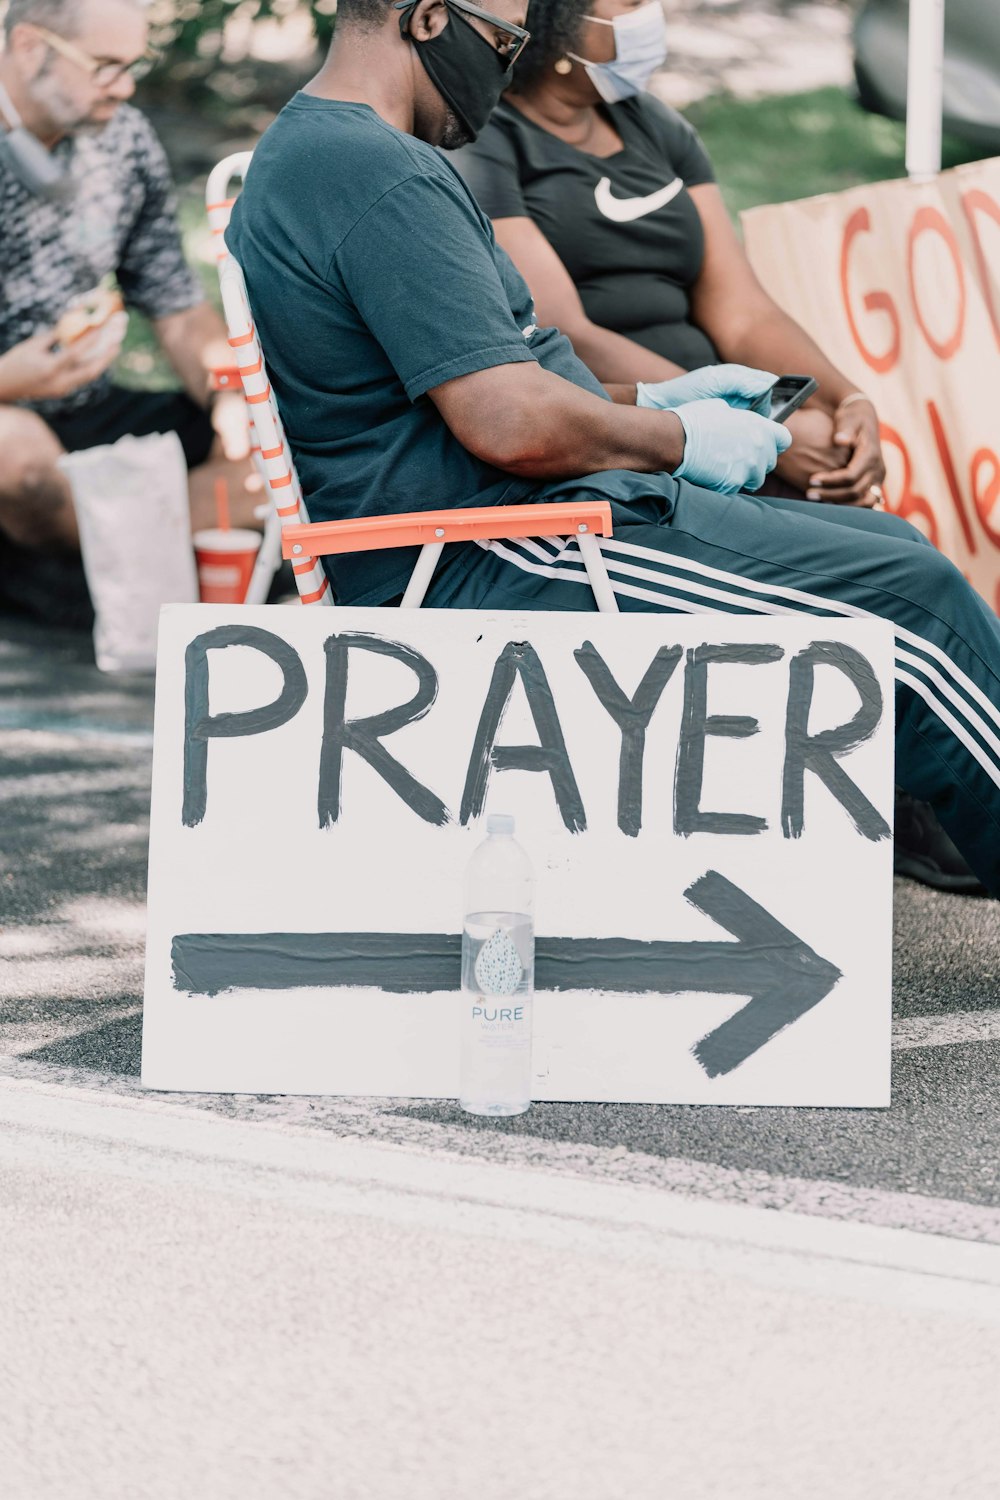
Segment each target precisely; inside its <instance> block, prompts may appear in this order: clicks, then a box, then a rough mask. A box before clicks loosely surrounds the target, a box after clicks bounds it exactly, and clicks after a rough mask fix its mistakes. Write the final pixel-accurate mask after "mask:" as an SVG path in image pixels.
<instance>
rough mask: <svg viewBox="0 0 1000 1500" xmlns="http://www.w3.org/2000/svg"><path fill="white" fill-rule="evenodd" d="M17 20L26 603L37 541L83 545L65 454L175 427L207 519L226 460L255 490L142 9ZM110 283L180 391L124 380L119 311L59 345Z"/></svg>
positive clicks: (7, 100)
mask: <svg viewBox="0 0 1000 1500" xmlns="http://www.w3.org/2000/svg"><path fill="white" fill-rule="evenodd" d="M5 30H6V50H5V51H4V52H3V53H2V54H0V226H2V228H0V446H2V451H3V453H4V462H3V465H2V466H0V597H3V596H6V597H7V598H8V601H9V600H10V599H11V597H12V596H13V598H14V600H15V601H16V600H17V598H18V586H19V581H20V579H21V578H22V576H23V575H24V574H25V573H26V572H30V571H31V569H32V567H33V566H34V565H35V561H36V559H35V558H33V557H32V556H31V554H32V552H36V553H41V554H43V555H44V554H46V553H50V552H53V551H58V550H63V551H65V550H67V549H68V550H69V551H71V552H72V551H75V550H76V548H77V546H78V535H77V527H76V516H75V512H74V509H73V503H72V498H71V495H70V491H69V486H68V484H67V482H66V479H65V478H64V476H63V475H62V473H61V472H60V471H59V470H58V469H57V468H56V463H57V460H58V459H59V458H60V456H61V455H62V453H63V452H64V451H66V450H74V449H80V448H88V447H93V446H96V445H97V444H100V443H106V442H114V441H116V440H117V439H118V438H119V437H123V436H125V435H126V434H127V433H132V434H135V435H137V436H143V435H145V434H147V433H152V432H166V431H174V432H176V433H177V434H178V437H179V438H180V440H181V443H182V445H183V447H184V450H185V456H186V458H187V461H188V465H189V468H192V469H194V470H195V471H196V472H195V474H194V475H193V476H192V485H191V488H192V497H193V501H194V503H195V507H196V514H197V513H198V511H199V510H200V508H201V506H202V505H204V504H205V502H209V501H210V492H211V484H212V479H213V477H214V472H215V470H216V469H217V467H218V465H219V463H224V462H225V459H226V458H229V459H234V460H235V459H239V460H241V461H242V463H241V467H240V468H239V469H236V468H235V467H234V468H233V469H232V471H231V475H230V477H231V478H232V480H233V486H232V487H233V488H234V489H235V490H236V491H237V492H238V493H241V492H242V481H243V479H244V478H245V474H246V462H245V461H246V449H247V439H246V419H245V415H244V413H243V406H242V399H241V398H240V397H238V396H236V395H235V394H229V393H227V394H226V395H225V396H223V397H222V398H215V397H213V395H212V393H211V392H210V390H209V371H210V369H211V368H212V366H213V365H219V366H221V365H228V364H229V363H230V359H229V354H228V347H227V344H226V334H225V327H224V325H223V322H222V320H221V318H220V317H219V315H218V314H217V313H216V312H215V310H214V309H213V308H212V307H211V306H210V305H209V304H208V303H207V302H206V301H205V298H204V294H203V292H202V289H201V286H200V284H199V281H198V278H197V277H196V276H195V274H194V273H193V271H192V270H191V268H190V267H189V266H188V265H187V263H186V262H185V259H184V255H183V251H182V248H181V242H180V233H179V230H178V225H177V219H176V209H175V204H174V198H173V190H172V185H171V181H170V172H169V168H168V166H167V162H166V157H165V155H164V152H163V148H162V146H161V145H160V143H159V141H158V139H157V137H156V134H155V132H154V131H153V129H152V127H151V126H150V125H149V123H148V121H147V120H146V119H145V118H144V117H143V116H142V115H141V114H140V113H139V112H138V110H136V109H134V108H132V107H131V106H130V105H129V104H128V103H127V102H126V101H127V100H128V99H129V98H130V97H131V95H132V93H133V92H134V89H135V82H134V77H135V74H136V73H137V72H140V71H141V70H142V69H143V67H144V66H145V65H147V62H148V58H147V42H148V28H147V23H146V18H145V13H144V9H143V7H142V5H141V4H140V3H138V0H9V4H8V8H7V14H6V18H5ZM109 280H114V281H116V282H117V284H118V287H119V289H120V291H121V294H122V296H123V298H124V301H125V305H126V307H127V308H132V309H135V310H136V311H139V312H141V313H143V314H144V315H145V316H146V317H147V318H149V319H150V321H151V323H152V326H153V330H154V332H155V334H156V337H157V339H158V341H159V343H160V346H161V347H162V349H163V351H164V353H165V354H166V356H167V359H168V360H169V361H170V364H171V365H172V366H173V368H174V370H175V371H176V373H177V375H178V377H179V379H180V382H181V384H182V386H183V388H184V389H183V392H177V391H174V392H152V391H136V390H127V389H125V388H124V387H121V386H117V385H115V384H114V383H113V381H112V379H111V377H110V375H109V373H108V372H109V368H110V366H111V364H112V363H113V361H114V359H115V356H116V355H117V353H118V350H119V348H120V345H121V339H122V335H123V333H124V323H125V320H124V318H122V317H121V316H120V315H118V316H117V317H114V318H112V319H111V320H110V321H109V322H108V323H107V324H106V325H105V326H104V327H103V328H101V329H99V330H95V331H92V332H90V333H86V334H84V335H83V336H82V337H80V338H78V339H75V340H74V341H73V342H72V343H69V344H66V345H65V346H63V345H61V344H59V343H58V342H56V340H55V336H54V332H53V330H54V328H55V325H56V323H57V322H58V320H59V319H60V317H61V316H62V314H63V313H65V312H66V310H67V309H68V308H70V307H72V306H73V305H74V304H75V303H78V302H79V301H80V300H81V299H82V298H83V297H84V296H85V294H86V293H88V292H90V291H92V290H93V289H94V288H95V287H97V286H99V285H101V284H102V283H104V284H106V283H107V282H108V281H109ZM209 459H211V460H212V463H211V464H206V461H207V460H209ZM202 497H203V498H202ZM241 503H242V494H241ZM251 503H252V502H250V500H249V497H247V507H249V505H250V504H251ZM241 519H242V516H241ZM8 585H10V586H8ZM22 602H23V601H22Z"/></svg>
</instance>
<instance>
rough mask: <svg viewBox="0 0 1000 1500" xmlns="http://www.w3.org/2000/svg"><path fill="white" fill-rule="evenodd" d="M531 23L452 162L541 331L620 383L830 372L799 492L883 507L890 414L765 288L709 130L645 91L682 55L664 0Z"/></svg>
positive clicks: (800, 435)
mask: <svg viewBox="0 0 1000 1500" xmlns="http://www.w3.org/2000/svg"><path fill="white" fill-rule="evenodd" d="M530 24H531V42H530V44H529V45H528V47H527V48H526V49H525V51H524V53H523V55H522V57H521V59H520V60H519V62H518V64H517V68H516V72H515V84H514V88H513V89H512V90H511V92H510V93H508V94H507V95H506V97H505V99H504V100H503V101H502V102H501V104H500V106H499V107H498V108H497V109H496V111H495V112H494V114H493V116H492V118H491V120H490V122H489V124H488V125H487V126H486V128H485V129H484V130H483V132H482V133H481V135H480V136H479V138H478V140H477V141H476V142H475V143H474V144H472V145H470V146H466V147H465V148H464V149H463V150H461V151H459V152H455V153H453V154H452V160H454V161H455V164H456V165H457V166H458V168H459V170H460V171H461V172H462V173H463V175H464V176H465V178H466V180H467V181H468V183H469V185H470V187H471V188H472V191H473V192H474V194H475V196H476V198H477V200H478V201H479V204H480V206H481V207H482V209H483V210H484V212H485V213H487V214H488V215H489V216H490V218H491V219H492V220H493V222H494V226H495V230H496V236H497V239H498V241H499V242H500V244H501V245H502V246H503V248H504V249H505V250H506V251H507V253H508V254H509V255H510V256H511V259H512V260H513V261H514V262H515V264H516V265H517V267H518V269H519V270H520V271H521V274H522V275H523V276H524V278H525V280H526V281H527V282H528V285H529V286H530V288H531V290H532V292H533V294H534V297H535V306H536V310H537V314H538V321H539V322H540V323H541V324H544V325H548V324H554V325H556V326H557V327H558V328H560V329H561V330H562V332H563V333H565V334H567V335H568V336H569V338H570V339H571V340H572V342H573V345H574V348H575V349H576V352H577V353H578V354H579V355H580V357H581V358H582V359H583V360H584V361H585V363H586V364H588V365H589V366H590V368H591V369H592V370H593V371H594V373H595V375H597V377H598V379H600V380H602V381H604V382H605V383H613V382H615V383H630V382H632V381H636V380H641V381H649V382H655V381H658V380H664V379H666V378H668V377H669V376H671V375H676V374H677V373H678V372H679V370H690V369H695V368H697V367H699V366H701V365H706V364H716V363H719V362H720V361H727V362H732V363H735V364H745V365H754V366H756V367H758V368H761V369H766V370H774V371H775V372H776V373H779V374H780V373H795V374H810V375H814V376H815V377H816V379H817V380H818V381H819V391H818V393H817V395H816V396H815V397H814V398H813V401H812V402H811V403H810V404H809V405H807V406H806V407H805V408H803V409H802V410H801V411H799V412H797V413H795V414H794V415H793V416H792V417H791V418H790V419H789V423H788V425H789V428H790V430H791V431H792V433H793V436H794V443H793V445H792V447H791V448H790V449H789V450H788V452H787V453H786V454H784V455H783V457H782V458H781V459H779V461H778V467H777V474H778V476H779V477H780V480H781V481H783V484H784V487H785V488H784V493H789V494H794V493H796V492H797V493H798V494H799V495H802V494H805V495H806V497H807V498H808V499H810V500H826V501H833V502H839V503H842V504H854V505H872V504H876V503H879V502H880V501H881V490H880V489H879V485H880V484H881V482H882V479H883V478H884V475H885V467H884V465H883V462H882V455H881V451H880V447H879V436H878V419H877V416H876V413H875V409H874V407H873V406H872V404H871V402H870V401H868V400H867V398H865V397H864V396H862V395H861V393H859V392H858V391H857V389H856V388H855V387H854V386H853V385H852V383H851V382H850V381H849V380H848V379H847V378H846V377H845V376H844V375H842V374H841V373H840V371H839V370H837V369H835V368H834V366H833V365H832V364H831V363H830V361H829V360H828V359H826V358H825V356H824V355H823V353H822V351H821V350H820V349H819V348H818V347H817V346H816V344H815V343H814V342H813V341H812V339H811V338H810V337H809V336H808V334H806V333H805V332H804V330H803V329H802V328H800V327H799V325H798V324H797V323H796V322H795V321H794V320H793V319H792V318H790V317H789V316H788V315H787V313H784V312H783V311H782V310H781V308H780V307H778V306H777V304H776V303H775V302H773V301H772V299H771V298H770V297H769V296H768V295H767V293H766V292H765V291H764V289H763V287H762V286H761V285H760V283H759V282H758V280H757V278H756V276H755V275H754V273H753V271H752V270H751V267H750V263H749V261H748V260H747V258H746V255H745V254H744V252H743V248H742V246H741V245H740V243H739V240H738V239H737V237H736V234H735V232H734V230H733V227H732V224H731V223H730V220H729V216H728V214H727V212H726V209H725V207H724V205H723V202H722V197H721V194H720V193H719V189H718V188H717V187H716V185H715V181H714V177H713V173H712V166H711V163H710V161H709V159H708V156H707V155H706V153H705V149H704V147H703V146H702V144H701V142H700V140H699V139H698V136H697V135H696V133H695V131H694V130H693V129H692V127H691V126H690V125H688V123H687V122H686V121H685V120H684V119H683V118H682V117H681V116H680V115H679V114H677V113H676V111H674V110H672V109H668V108H667V107H666V106H665V105H663V104H661V103H660V102H659V101H658V100H657V99H654V98H653V97H652V96H651V95H650V94H647V93H645V92H644V89H645V84H646V83H647V82H648V80H649V78H650V77H651V76H652V74H653V72H655V70H656V69H657V67H659V66H660V65H661V64H662V62H663V60H664V57H665V55H666V45H665V35H666V32H665V23H664V20H663V11H662V8H661V6H660V4H659V0H651V3H650V0H645V3H644V0H532V3H531V23H530Z"/></svg>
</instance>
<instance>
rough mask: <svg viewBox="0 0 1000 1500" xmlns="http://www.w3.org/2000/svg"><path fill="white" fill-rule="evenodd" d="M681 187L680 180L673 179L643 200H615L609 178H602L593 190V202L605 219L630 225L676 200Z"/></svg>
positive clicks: (677, 178)
mask: <svg viewBox="0 0 1000 1500" xmlns="http://www.w3.org/2000/svg"><path fill="white" fill-rule="evenodd" d="M683 186H684V184H683V182H682V181H681V179H680V178H679V177H675V178H674V180H673V182H668V183H667V185H666V187H661V188H658V189H657V191H656V192H655V193H649V194H648V195H647V196H646V197H645V198H616V197H615V196H614V195H613V193H612V191H611V178H610V177H602V178H601V180H600V182H599V183H598V184H597V186H596V187H595V189H594V201H595V202H596V204H597V206H598V208H599V209H600V211H601V213H602V214H603V215H604V217H605V218H606V219H613V220H614V222H615V223H616V224H630V223H631V222H632V220H633V219H643V218H645V216H646V215H647V214H655V212H656V210H657V209H658V208H663V206H664V204H667V203H669V202H670V201H671V199H672V198H676V197H677V194H678V193H679V192H680V191H681V189H682V188H683Z"/></svg>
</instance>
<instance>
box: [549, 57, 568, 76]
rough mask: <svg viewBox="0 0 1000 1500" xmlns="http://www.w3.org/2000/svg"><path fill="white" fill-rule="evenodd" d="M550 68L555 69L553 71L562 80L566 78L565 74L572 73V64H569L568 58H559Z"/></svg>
mask: <svg viewBox="0 0 1000 1500" xmlns="http://www.w3.org/2000/svg"><path fill="white" fill-rule="evenodd" d="M552 66H553V67H554V68H555V71H556V72H557V73H558V74H559V75H560V76H561V77H563V78H565V77H566V74H567V73H572V71H573V64H572V63H571V62H570V60H569V58H568V57H560V59H559V61H558V62H557V63H553V65H552Z"/></svg>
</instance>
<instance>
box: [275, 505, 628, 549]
mask: <svg viewBox="0 0 1000 1500" xmlns="http://www.w3.org/2000/svg"><path fill="white" fill-rule="evenodd" d="M581 533H582V534H584V535H591V536H610V535H611V506H610V505H609V504H608V502H607V501H606V500H586V501H568V502H567V501H560V502H552V503H548V504H541V505H532V504H530V503H525V504H522V505H492V506H484V507H481V508H475V507H473V508H470V509H467V510H422V511H409V512H407V513H406V514H405V515H399V516H378V517H377V518H375V519H374V520H373V519H372V518H371V517H368V516H366V517H363V518H361V519H358V520H352V521H311V522H309V524H308V525H305V526H302V525H294V524H292V525H287V526H285V527H283V529H282V532H281V555H282V557H285V558H300V557H325V556H326V555H327V554H328V553H331V552H374V551H377V550H380V549H382V548H386V547H422V546H425V545H426V544H427V543H431V544H434V543H444V542H471V541H475V540H476V539H479V540H481V541H487V540H489V541H495V540H499V539H500V538H501V537H521V536H575V535H580V534H581Z"/></svg>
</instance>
